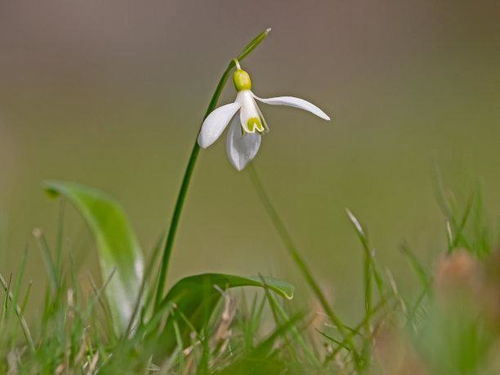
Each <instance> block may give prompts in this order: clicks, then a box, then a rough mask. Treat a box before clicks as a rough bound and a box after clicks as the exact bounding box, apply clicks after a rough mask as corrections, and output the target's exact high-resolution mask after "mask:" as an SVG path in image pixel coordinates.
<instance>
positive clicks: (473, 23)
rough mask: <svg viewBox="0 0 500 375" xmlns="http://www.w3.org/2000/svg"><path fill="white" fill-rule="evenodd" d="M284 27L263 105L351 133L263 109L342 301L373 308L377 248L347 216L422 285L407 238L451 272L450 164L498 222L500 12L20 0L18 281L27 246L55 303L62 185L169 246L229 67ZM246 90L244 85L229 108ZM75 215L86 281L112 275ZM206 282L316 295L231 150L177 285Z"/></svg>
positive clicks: (2, 148)
mask: <svg viewBox="0 0 500 375" xmlns="http://www.w3.org/2000/svg"><path fill="white" fill-rule="evenodd" d="M268 26H272V28H273V31H272V33H271V35H270V37H269V38H268V39H267V40H266V41H265V43H264V44H263V45H262V46H260V47H259V48H258V49H257V50H256V51H255V52H254V53H253V54H252V55H251V56H250V57H249V58H248V60H246V61H245V63H244V67H245V68H246V69H247V70H248V71H250V72H251V74H252V76H253V80H254V88H255V91H256V92H257V94H258V95H260V96H263V97H268V96H276V95H295V96H299V97H304V98H306V99H309V100H311V101H313V102H314V103H316V104H317V105H319V106H320V107H322V108H323V109H325V110H326V112H328V113H330V114H332V115H333V121H332V122H331V123H325V122H322V121H321V120H318V119H317V118H315V117H313V116H311V115H309V114H307V113H303V112H300V111H298V110H294V109H286V108H284V107H264V106H263V107H262V110H263V112H264V114H265V116H266V119H267V121H268V123H269V124H270V126H271V129H272V131H271V132H270V133H269V134H268V135H267V136H265V138H264V142H263V147H262V149H261V152H260V154H259V155H258V157H257V159H256V160H255V165H256V167H257V168H258V171H259V172H260V175H261V177H262V179H263V182H264V184H265V185H266V186H267V188H268V190H269V193H270V194H271V196H272V197H273V199H274V202H275V204H276V206H277V208H278V209H279V211H280V213H281V214H282V216H283V218H284V219H285V220H286V223H287V226H288V228H289V229H290V230H291V231H292V233H293V236H294V237H295V240H296V242H297V243H298V245H299V247H300V248H301V250H302V252H303V253H304V254H305V256H306V258H307V260H308V262H309V263H310V265H311V267H312V268H313V270H314V272H315V273H316V275H317V276H318V278H319V279H320V280H321V282H322V283H323V285H324V287H325V288H326V289H327V290H328V291H329V293H330V294H331V295H332V297H333V298H335V299H336V301H337V306H340V308H341V309H343V310H344V311H345V312H347V313H352V314H354V315H355V311H356V310H357V308H358V307H359V306H360V293H358V291H359V290H360V288H361V286H360V285H359V282H360V280H361V278H360V277H359V276H360V274H361V249H360V247H359V244H358V242H357V239H356V236H355V234H354V232H353V230H352V228H351V226H350V223H349V222H348V220H347V218H346V216H345V213H344V208H345V207H349V208H351V209H352V210H353V211H354V212H355V213H356V214H357V215H358V216H359V217H360V218H361V219H362V221H363V222H364V223H366V224H367V225H368V227H369V231H370V235H371V239H372V242H373V244H374V245H375V247H376V249H377V252H378V256H379V258H380V260H381V262H382V263H383V264H384V265H386V266H387V267H389V268H390V269H391V270H392V271H393V273H394V274H395V275H396V277H397V278H399V280H400V282H402V283H403V284H402V285H403V287H405V285H410V284H411V276H410V272H409V269H408V268H407V266H406V264H405V260H404V258H403V257H402V256H401V255H400V253H399V250H398V248H399V245H400V244H401V243H402V242H403V241H407V242H408V244H409V245H410V247H411V248H412V249H413V250H414V251H415V252H416V253H417V254H418V255H419V256H420V257H421V259H423V261H424V262H427V263H428V264H431V263H432V259H433V257H434V256H435V254H436V253H437V252H438V251H440V250H442V249H443V247H444V244H445V236H444V219H443V217H442V215H441V213H440V211H439V207H438V205H437V204H436V201H435V198H434V191H433V183H432V168H433V167H432V166H433V164H437V165H439V167H440V168H441V170H442V171H443V174H444V175H446V178H447V179H448V181H450V184H451V185H452V187H454V188H457V189H459V190H467V189H468V188H469V187H471V188H475V187H476V185H477V184H479V185H481V186H482V190H483V193H484V199H485V202H486V205H487V209H488V212H489V214H490V217H491V220H492V222H493V223H495V219H496V216H497V215H498V208H499V205H500V198H499V196H498V194H497V192H498V191H499V189H500V176H499V169H498V168H499V148H500V105H499V103H500V48H499V46H500V3H499V2H498V1H494V0H491V1H487V0H480V1H461V0H453V1H451V0H444V1H438V0H423V1H396V0H376V1H367V0H354V1H336V0H334V1H315V0H308V1H291V0H289V1H261V0H255V1H245V2H240V1H234V0H231V1H229V0H224V1H222V0H221V1H200V0H196V1H194V0H172V1H166V0H164V1H159V0H158V1H138V0H136V1H118V0H108V1H105V2H104V1H97V0H86V1H77V0H73V1H67V0H65V1H62V0H61V1H43V2H42V1H34V0H32V1H23V0H19V1H8V0H0V215H1V216H0V220H1V221H0V223H1V236H0V238H1V244H2V245H1V246H2V251H1V258H0V259H1V263H0V271H1V272H2V273H4V274H6V275H10V274H11V273H12V274H15V273H16V272H17V270H18V264H19V262H20V261H21V257H22V254H23V252H24V249H25V248H26V246H27V248H28V254H29V257H28V268H27V271H26V272H27V277H28V278H29V279H32V280H33V282H34V285H35V287H34V296H35V300H36V298H37V294H39V291H40V290H42V286H43V284H44V282H45V279H44V271H43V262H42V259H41V256H40V251H39V249H38V248H37V247H36V245H35V243H34V241H33V240H32V238H31V231H32V229H33V228H35V227H39V228H42V230H43V231H44V232H45V233H46V234H47V237H48V239H49V241H50V242H51V243H53V242H54V237H55V228H56V226H57V213H58V204H57V203H55V202H54V201H52V200H50V199H49V198H48V197H46V196H45V195H44V194H43V192H42V189H41V182H42V181H43V180H44V179H64V180H73V181H77V182H81V183H84V184H88V185H92V186H95V187H98V188H101V189H103V190H105V191H107V192H109V193H111V194H113V195H114V196H115V197H117V198H118V199H119V200H120V201H121V202H122V203H123V205H124V207H125V209H126V211H127V213H128V214H129V216H130V218H131V221H132V222H133V225H134V227H135V228H136V230H137V233H138V235H139V237H140V240H141V243H142V244H143V247H144V249H145V250H146V251H148V250H149V249H151V248H152V247H153V245H154V244H155V242H156V241H157V239H158V236H159V235H160V233H161V232H162V231H163V230H165V228H166V226H167V224H168V223H169V220H170V215H171V211H172V208H173V204H174V201H175V196H176V193H177V190H178V187H179V184H180V178H181V176H182V173H183V170H184V168H185V165H186V162H187V158H188V155H189V152H190V149H191V145H192V143H193V141H194V139H195V137H196V135H197V132H198V129H199V126H200V122H201V119H202V116H203V113H204V111H205V108H206V106H207V104H208V101H209V99H210V96H211V93H212V92H213V90H214V87H215V85H216V83H217V80H218V78H219V76H220V74H221V73H222V71H223V69H224V68H225V66H226V64H227V62H228V60H229V59H231V58H232V57H234V56H236V55H237V54H238V53H239V51H240V49H241V48H242V46H243V45H245V44H246V43H247V42H248V41H249V40H250V39H252V38H253V37H254V36H255V35H256V34H257V33H259V32H260V31H262V30H263V29H265V28H266V27H268ZM234 94H235V93H234V89H233V88H232V86H231V85H228V87H227V88H226V90H225V91H224V95H223V98H222V102H224V103H225V102H228V101H230V100H232V98H233V97H234ZM65 221H66V225H65V236H64V245H65V247H64V249H65V252H66V254H68V252H70V251H71V252H72V253H74V254H76V255H75V257H76V259H78V262H77V263H78V265H79V266H80V270H81V277H82V278H83V279H86V278H88V274H87V270H88V271H90V272H91V273H93V274H95V275H97V274H98V272H97V269H96V263H97V259H96V254H95V251H94V245H93V242H92V239H91V238H90V235H89V233H88V232H87V231H86V229H85V225H84V224H83V222H82V220H81V219H80V218H79V217H78V216H77V214H76V213H75V212H74V211H73V210H71V209H69V208H68V209H67V210H66V220H65ZM204 271H220V272H227V273H241V274H250V275H255V274H258V273H262V274H266V275H275V276H279V277H281V278H286V279H289V280H292V281H294V282H296V283H297V284H298V285H299V296H301V295H305V294H304V293H302V294H301V289H302V288H303V287H301V284H302V283H301V280H300V277H299V275H298V273H297V272H296V270H295V268H294V266H293V264H292V263H291V261H290V259H289V258H288V256H287V254H286V252H285V250H284V248H283V246H282V245H281V243H280V241H279V239H278V237H277V236H276V234H275V232H274V230H273V228H272V226H271V223H270V222H269V220H268V218H267V217H266V215H265V213H264V211H263V209H262V207H261V205H260V203H259V201H258V199H257V196H256V194H255V192H254V191H253V189H252V186H251V184H250V182H249V178H248V175H247V174H246V173H244V172H243V173H238V172H236V171H235V170H233V169H232V167H231V166H230V164H229V163H228V162H227V160H226V156H225V150H224V142H219V143H218V144H217V145H216V146H215V147H213V148H211V149H209V150H207V151H202V153H201V157H200V159H199V163H198V165H197V169H196V171H195V176H194V179H193V185H192V188H191V190H190V194H189V199H188V202H187V205H186V210H185V212H184V215H183V218H182V222H181V226H180V232H179V235H178V239H177V243H176V246H175V249H174V254H173V258H172V268H171V273H170V276H169V280H170V282H172V281H173V280H175V279H177V278H179V277H180V276H182V275H185V274H188V273H196V272H204ZM304 300H305V299H304ZM33 304H34V303H33Z"/></svg>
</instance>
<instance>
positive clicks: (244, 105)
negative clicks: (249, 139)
mask: <svg viewBox="0 0 500 375" xmlns="http://www.w3.org/2000/svg"><path fill="white" fill-rule="evenodd" d="M236 102H238V103H240V105H241V110H240V121H241V126H242V127H243V129H244V130H245V132H247V133H255V132H256V131H259V132H262V131H264V130H265V125H264V124H263V118H262V116H261V114H260V111H259V108H258V107H257V103H256V102H255V99H254V97H253V94H252V92H251V91H250V90H242V91H240V92H239V93H238V96H237V97H236Z"/></svg>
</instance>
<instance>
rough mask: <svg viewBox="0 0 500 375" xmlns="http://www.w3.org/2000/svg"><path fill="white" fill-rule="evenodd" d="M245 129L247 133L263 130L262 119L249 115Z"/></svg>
mask: <svg viewBox="0 0 500 375" xmlns="http://www.w3.org/2000/svg"><path fill="white" fill-rule="evenodd" d="M245 130H247V131H248V132H249V133H255V131H256V130H257V131H258V132H259V133H262V132H263V131H264V125H262V121H261V120H260V118H259V117H250V118H249V119H248V120H247V129H245Z"/></svg>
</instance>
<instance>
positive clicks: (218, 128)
mask: <svg viewBox="0 0 500 375" xmlns="http://www.w3.org/2000/svg"><path fill="white" fill-rule="evenodd" d="M236 67H237V70H236V71H235V72H234V75H233V81H234V86H235V87H236V90H237V91H238V95H236V100H235V101H234V103H229V104H226V105H223V106H221V107H219V108H217V109H215V110H214V111H213V112H211V113H210V114H209V115H208V116H207V118H206V119H205V121H203V125H202V126H201V130H200V135H199V136H198V144H199V145H200V147H202V148H207V147H209V146H210V145H212V144H213V143H214V142H215V141H216V140H217V139H218V138H219V137H220V135H221V134H222V132H223V131H224V129H225V128H226V127H227V125H228V124H229V122H231V119H233V118H234V119H233V121H232V122H231V126H230V127H229V131H228V134H227V143H226V145H227V156H228V157H229V161H230V162H231V164H232V165H233V166H234V167H235V168H236V169H237V170H239V171H241V170H242V169H243V168H245V166H246V165H247V164H248V162H250V161H251V160H252V159H253V158H254V157H255V155H257V151H258V150H259V147H260V141H261V134H263V133H266V132H267V131H269V127H268V126H267V123H266V121H265V120H264V116H262V113H261V112H260V110H259V107H258V106H257V103H256V101H255V100H256V99H257V100H258V101H260V102H262V103H266V104H271V105H287V106H290V107H295V108H300V109H304V110H306V111H309V112H311V113H312V114H315V115H316V116H318V117H320V118H322V119H323V120H327V121H328V120H330V117H328V116H327V115H326V113H324V112H323V111H322V110H321V109H319V108H318V107H316V106H315V105H314V104H312V103H309V102H308V101H306V100H304V99H299V98H295V97H293V96H279V97H276V98H269V99H263V98H259V97H258V96H256V95H255V94H254V93H253V92H252V91H251V88H252V81H251V80H250V76H249V75H248V73H247V72H245V71H244V70H242V69H241V67H240V65H239V63H238V62H237V61H236ZM238 111H239V112H240V114H239V116H235V115H236V113H237V112H238Z"/></svg>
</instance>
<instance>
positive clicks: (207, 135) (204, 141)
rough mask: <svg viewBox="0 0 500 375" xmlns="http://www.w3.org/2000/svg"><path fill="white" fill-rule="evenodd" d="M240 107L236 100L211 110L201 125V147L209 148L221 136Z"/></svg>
mask: <svg viewBox="0 0 500 375" xmlns="http://www.w3.org/2000/svg"><path fill="white" fill-rule="evenodd" d="M238 109H240V104H239V103H238V102H234V103H230V104H226V105H223V106H221V107H219V108H217V109H215V110H214V111H213V112H211V113H210V114H209V115H208V116H207V118H206V119H205V121H203V125H201V130H200V135H199V136H198V144H199V145H200V147H202V148H207V147H208V146H210V145H211V144H213V143H214V142H215V141H216V140H217V139H218V138H219V137H220V135H221V134H222V132H223V131H224V129H225V128H226V126H227V124H229V122H230V121H231V119H232V118H233V117H234V115H235V114H236V112H237V111H238Z"/></svg>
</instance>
